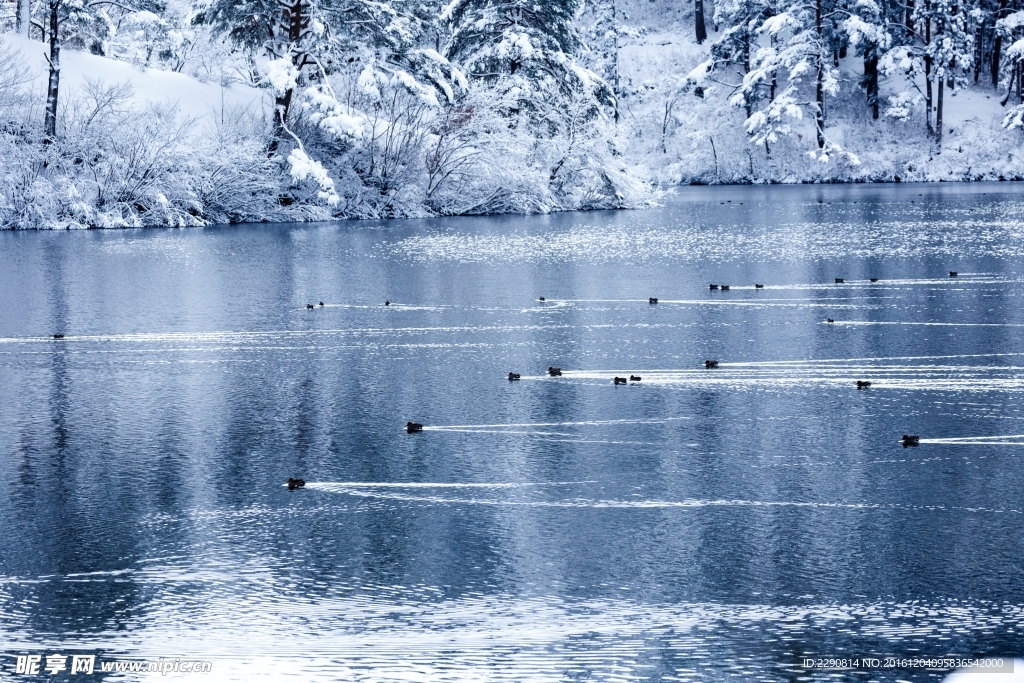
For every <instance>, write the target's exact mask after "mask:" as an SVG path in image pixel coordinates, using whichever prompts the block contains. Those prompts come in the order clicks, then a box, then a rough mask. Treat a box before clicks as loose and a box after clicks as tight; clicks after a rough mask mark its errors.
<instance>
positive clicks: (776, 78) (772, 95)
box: [768, 34, 779, 102]
mask: <svg viewBox="0 0 1024 683" xmlns="http://www.w3.org/2000/svg"><path fill="white" fill-rule="evenodd" d="M776 40H777V38H776V37H775V34H772V36H771V39H770V43H771V46H772V49H773V50H774V49H775V41H776ZM778 85H779V74H778V71H776V70H774V69H773V70H772V85H771V90H770V92H769V93H768V101H769V102H774V101H775V90H776V88H777V87H778Z"/></svg>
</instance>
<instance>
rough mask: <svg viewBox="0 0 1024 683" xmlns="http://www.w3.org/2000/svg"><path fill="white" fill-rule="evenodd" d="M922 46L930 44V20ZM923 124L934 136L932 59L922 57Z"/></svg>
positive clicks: (926, 20) (926, 25)
mask: <svg viewBox="0 0 1024 683" xmlns="http://www.w3.org/2000/svg"><path fill="white" fill-rule="evenodd" d="M925 7H927V3H925ZM924 44H925V47H927V46H929V45H931V44H932V20H931V19H925V21H924ZM924 122H925V127H926V128H927V129H928V133H929V134H934V133H935V129H934V128H932V58H931V57H930V56H928V55H925V56H924Z"/></svg>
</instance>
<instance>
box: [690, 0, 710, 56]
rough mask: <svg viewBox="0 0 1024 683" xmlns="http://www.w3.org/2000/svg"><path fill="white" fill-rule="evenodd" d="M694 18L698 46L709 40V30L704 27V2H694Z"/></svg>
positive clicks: (699, 0)
mask: <svg viewBox="0 0 1024 683" xmlns="http://www.w3.org/2000/svg"><path fill="white" fill-rule="evenodd" d="M693 18H694V23H695V24H696V29H697V44H698V45H700V44H701V43H703V42H704V41H705V40H707V39H708V31H707V28H705V27H704V0H693Z"/></svg>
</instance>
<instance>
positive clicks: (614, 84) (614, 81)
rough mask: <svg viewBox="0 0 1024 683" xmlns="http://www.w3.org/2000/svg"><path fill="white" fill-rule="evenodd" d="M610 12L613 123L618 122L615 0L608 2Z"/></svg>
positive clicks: (617, 29)
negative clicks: (613, 99)
mask: <svg viewBox="0 0 1024 683" xmlns="http://www.w3.org/2000/svg"><path fill="white" fill-rule="evenodd" d="M608 4H609V5H611V11H612V95H614V96H615V123H616V124H617V123H618V122H619V24H618V19H617V18H616V16H615V10H616V7H615V0H609V2H608Z"/></svg>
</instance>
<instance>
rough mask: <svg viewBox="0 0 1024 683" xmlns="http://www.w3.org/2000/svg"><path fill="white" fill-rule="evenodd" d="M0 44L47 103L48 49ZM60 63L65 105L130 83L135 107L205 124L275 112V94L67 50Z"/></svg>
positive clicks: (30, 43) (10, 40) (16, 40)
mask: <svg viewBox="0 0 1024 683" xmlns="http://www.w3.org/2000/svg"><path fill="white" fill-rule="evenodd" d="M0 40H2V41H3V42H5V43H7V44H8V45H9V46H10V47H12V48H13V49H15V50H17V51H18V52H20V53H21V55H22V56H23V57H24V64H25V65H26V66H27V67H28V69H29V70H30V75H31V76H32V77H33V80H32V83H31V85H30V86H29V87H30V88H31V90H32V94H33V98H34V100H35V101H37V102H45V101H46V83H47V78H48V73H49V71H48V65H47V59H46V58H47V55H48V46H47V45H46V44H44V43H41V42H39V41H36V40H28V39H27V38H22V37H20V36H13V35H5V36H0ZM60 62H61V80H60V90H59V97H60V101H61V102H62V103H67V102H68V101H70V100H73V99H75V98H76V97H79V96H81V95H82V94H83V93H84V92H85V91H86V88H87V87H88V84H89V82H90V81H92V82H101V83H103V84H105V85H106V86H108V87H109V86H113V85H120V84H122V83H128V84H129V85H130V86H131V88H132V93H133V94H132V97H131V103H133V104H135V105H139V106H143V107H144V106H145V105H147V104H176V105H177V106H178V110H179V113H180V115H181V116H182V117H183V118H193V119H197V120H198V121H197V122H198V123H200V124H201V123H202V122H203V121H206V122H208V123H212V122H213V121H214V120H216V119H217V118H218V117H220V116H221V115H222V114H223V113H224V112H225V111H227V110H231V109H235V110H237V109H239V108H241V109H247V110H249V111H251V112H252V113H253V114H262V113H263V112H265V111H269V109H270V108H271V107H272V106H273V103H272V102H271V101H270V99H269V91H267V90H261V89H259V88H253V87H251V86H245V85H238V84H234V85H231V86H227V87H225V86H221V85H218V84H217V83H202V82H200V81H197V80H196V79H194V78H192V77H190V76H186V75H184V74H180V73H173V72H170V71H160V70H157V69H147V70H143V69H140V68H138V67H136V66H134V65H132V64H129V63H127V62H119V61H116V60H113V59H108V58H106V57H98V56H96V55H92V54H87V53H84V52H77V51H75V50H68V49H66V48H65V49H62V50H61V53H60Z"/></svg>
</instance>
